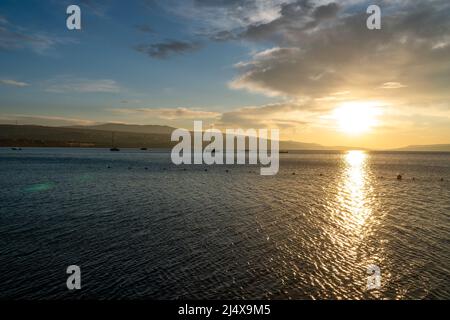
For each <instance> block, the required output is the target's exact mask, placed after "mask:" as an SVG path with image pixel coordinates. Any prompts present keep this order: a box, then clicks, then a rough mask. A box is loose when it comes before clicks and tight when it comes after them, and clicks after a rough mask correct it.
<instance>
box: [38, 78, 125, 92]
mask: <svg viewBox="0 0 450 320" xmlns="http://www.w3.org/2000/svg"><path fill="white" fill-rule="evenodd" d="M46 85H47V88H46V91H47V92H55V93H66V92H76V93H117V92H119V91H120V86H119V85H118V84H117V82H116V81H114V80H110V79H84V78H72V77H56V78H54V79H51V80H49V81H47V83H46Z"/></svg>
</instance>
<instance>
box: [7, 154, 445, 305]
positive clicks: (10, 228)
mask: <svg viewBox="0 0 450 320" xmlns="http://www.w3.org/2000/svg"><path fill="white" fill-rule="evenodd" d="M280 156H281V161H280V172H279V173H278V175H276V176H272V177H271V176H260V175H259V167H258V166H228V167H226V166H213V167H211V166H208V171H207V172H205V171H204V168H205V167H203V166H180V167H176V166H174V165H171V164H170V157H169V154H168V153H167V152H137V151H135V152H127V151H124V150H122V151H121V152H118V153H111V152H109V151H108V150H98V149H97V150H96V149H28V148H27V149H24V150H22V151H12V150H10V149H0V177H1V180H0V203H1V207H0V298H2V299H4V298H14V299H16V298H26V299H116V298H126V299H132V298H138V299H183V298H188V299H203V298H212V299H215V298H233V299H234V298H236V299H244V298H245V299H252V298H261V299H266V298H267V299H359V298H369V299H372V298H374V299H422V298H425V299H449V298H450V245H449V244H450V154H448V153H428V154H423V153H363V152H349V153H326V152H298V153H295V154H294V153H289V154H281V155H280ZM108 166H109V168H108ZM145 167H147V170H146V169H145ZM184 169H186V170H184ZM226 169H229V172H228V173H227V172H226V171H225V170H226ZM294 172H295V175H293V173H294ZM398 173H402V174H403V179H402V180H401V181H398V180H397V179H396V176H397V174H398ZM412 178H415V180H412ZM441 178H444V179H445V180H444V181H440V179H441ZM72 264H75V265H79V266H80V267H81V270H82V271H81V275H82V280H81V282H82V289H81V290H79V291H68V290H67V288H66V278H67V276H68V275H67V274H66V272H65V271H66V268H67V266H69V265H72ZM371 264H375V265H377V266H378V267H379V268H380V271H381V288H380V289H375V290H369V291H368V290H367V279H368V274H367V267H368V266H369V265H371Z"/></svg>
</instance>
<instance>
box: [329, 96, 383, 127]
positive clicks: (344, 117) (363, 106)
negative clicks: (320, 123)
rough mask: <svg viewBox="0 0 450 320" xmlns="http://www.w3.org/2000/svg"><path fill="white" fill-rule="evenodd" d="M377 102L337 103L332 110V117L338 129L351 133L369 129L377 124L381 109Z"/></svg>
mask: <svg viewBox="0 0 450 320" xmlns="http://www.w3.org/2000/svg"><path fill="white" fill-rule="evenodd" d="M378 106H379V103H377V102H367V101H362V102H361V101H352V102H345V103H342V104H341V105H339V106H338V107H337V108H336V109H335V110H334V112H333V118H334V119H335V120H336V123H337V125H338V127H339V130H340V131H342V132H345V133H347V134H351V135H358V134H362V133H365V132H368V131H370V130H371V129H372V128H373V127H375V126H377V125H378V123H379V121H378V116H379V115H381V109H380V108H379V107H378Z"/></svg>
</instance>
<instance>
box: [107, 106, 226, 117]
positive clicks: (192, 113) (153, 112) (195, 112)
mask: <svg viewBox="0 0 450 320" xmlns="http://www.w3.org/2000/svg"><path fill="white" fill-rule="evenodd" d="M112 111H113V112H114V113H119V114H124V115H140V116H143V117H149V118H154V117H157V118H159V119H164V120H180V119H183V120H186V119H194V120H204V119H214V118H217V117H218V116H220V113H218V112H213V111H205V110H199V109H190V108H181V107H179V108H136V109H127V108H119V109H112Z"/></svg>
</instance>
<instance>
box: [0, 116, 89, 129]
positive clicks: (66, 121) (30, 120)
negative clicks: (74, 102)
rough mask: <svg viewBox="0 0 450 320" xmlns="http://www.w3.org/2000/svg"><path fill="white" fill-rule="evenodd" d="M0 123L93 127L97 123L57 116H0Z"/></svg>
mask: <svg viewBox="0 0 450 320" xmlns="http://www.w3.org/2000/svg"><path fill="white" fill-rule="evenodd" d="M0 123H2V124H16V123H18V124H20V125H40V126H75V125H94V124H97V122H95V121H92V120H85V119H77V118H68V117H58V116H54V117H52V116H38V115H26V114H0Z"/></svg>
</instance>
